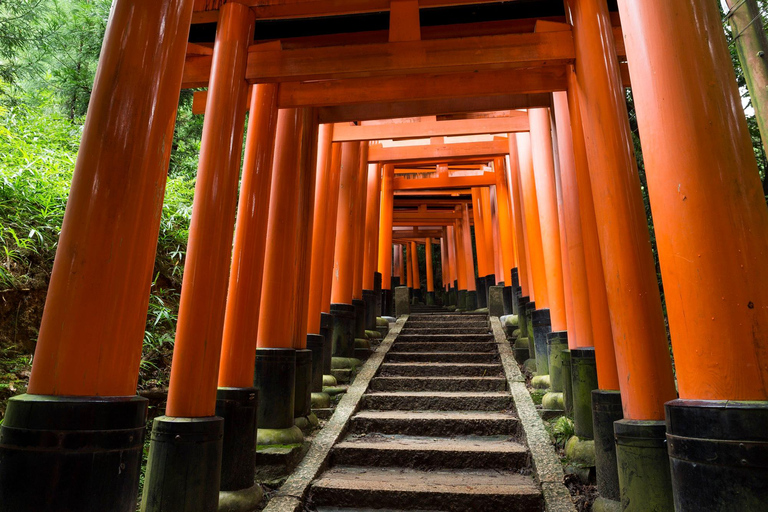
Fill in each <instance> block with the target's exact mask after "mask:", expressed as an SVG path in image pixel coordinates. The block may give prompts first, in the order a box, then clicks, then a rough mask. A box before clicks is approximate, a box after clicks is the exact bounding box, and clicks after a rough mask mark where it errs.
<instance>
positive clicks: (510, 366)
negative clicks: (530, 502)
mask: <svg viewBox="0 0 768 512" xmlns="http://www.w3.org/2000/svg"><path fill="white" fill-rule="evenodd" d="M491 328H492V329H493V337H494V338H495V340H496V343H497V344H498V346H499V355H500V357H501V363H502V365H503V366H504V374H505V375H506V377H507V385H508V386H509V391H510V392H511V393H512V398H513V400H514V403H515V409H516V410H517V415H518V417H519V418H520V423H521V424H522V426H523V432H524V434H525V438H526V441H527V443H528V449H529V450H530V451H531V458H532V459H533V468H534V470H535V471H536V476H537V478H538V480H539V483H540V484H541V490H542V494H543V495H544V503H545V505H546V509H547V512H566V511H567V512H575V510H576V507H574V505H573V501H571V493H570V492H569V491H568V489H567V488H566V487H565V484H563V478H564V474H563V467H562V465H561V464H560V459H559V458H558V456H557V454H556V453H555V449H554V447H553V446H552V443H551V441H550V439H549V434H548V433H547V431H546V429H545V428H544V422H543V421H542V419H541V417H540V416H539V413H538V411H537V410H536V406H535V405H534V404H533V400H531V395H530V393H528V389H527V388H526V387H525V378H524V377H523V374H522V373H521V372H520V368H519V367H518V366H517V361H516V360H515V355H514V353H513V352H512V347H511V346H510V344H509V341H508V340H507V336H506V335H505V334H504V329H503V328H502V326H501V322H500V321H499V319H498V318H497V317H495V316H492V317H491Z"/></svg>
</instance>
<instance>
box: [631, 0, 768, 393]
mask: <svg viewBox="0 0 768 512" xmlns="http://www.w3.org/2000/svg"><path fill="white" fill-rule="evenodd" d="M619 7H620V12H621V19H622V21H623V22H624V23H626V27H625V39H626V45H627V56H628V58H629V62H630V73H631V76H632V78H633V79H635V80H636V81H637V82H636V83H634V84H633V85H634V87H633V90H634V95H635V102H636V105H637V113H638V123H639V126H640V131H641V135H642V137H643V141H644V143H645V147H646V148H648V149H647V151H646V152H645V154H644V156H645V165H646V169H647V177H648V191H649V194H650V199H651V208H652V210H653V220H654V225H655V227H656V240H657V244H658V250H659V260H660V265H661V272H662V277H663V278H664V285H665V289H666V290H667V296H666V300H667V313H668V316H669V328H670V332H671V335H672V343H673V349H674V353H675V366H676V369H677V377H678V384H679V388H680V397H681V398H690V399H705V400H766V399H768V389H766V383H767V382H768V268H766V265H765V263H766V257H768V210H766V208H765V198H764V197H763V191H762V187H761V183H760V179H759V177H758V173H757V164H756V161H755V155H754V151H753V149H752V144H751V139H750V134H749V131H748V129H747V123H746V120H745V118H744V111H743V108H742V102H741V97H740V94H739V91H738V88H737V85H736V81H735V76H734V73H733V71H732V67H731V60H730V54H729V52H728V47H727V45H726V41H725V36H724V35H723V31H722V26H721V24H720V14H719V12H718V9H717V6H716V5H715V3H713V2H705V1H701V0H693V1H690V2H680V3H678V2H675V3H667V2H658V1H655V0H650V1H647V2H644V3H643V4H642V5H631V4H630V3H628V2H620V6H619ZM672 55H674V58H672V57H671V56H672ZM651 73H652V76H653V80H648V79H647V77H648V76H651ZM671 290H674V293H672V292H671ZM713 332H717V333H720V334H721V335H724V336H725V340H724V341H726V342H725V343H704V344H702V343H701V340H702V339H706V337H707V336H711V333H713Z"/></svg>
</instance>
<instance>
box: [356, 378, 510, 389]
mask: <svg viewBox="0 0 768 512" xmlns="http://www.w3.org/2000/svg"><path fill="white" fill-rule="evenodd" d="M369 389H370V390H371V391H504V390H506V389H507V379H505V378H504V377H463V376H459V377H375V378H373V379H372V380H371V384H370V387H369Z"/></svg>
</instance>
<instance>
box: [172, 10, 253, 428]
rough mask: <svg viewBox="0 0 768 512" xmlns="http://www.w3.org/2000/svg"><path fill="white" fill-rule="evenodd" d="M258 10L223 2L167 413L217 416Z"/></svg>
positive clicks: (185, 264)
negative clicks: (250, 50) (248, 59)
mask: <svg viewBox="0 0 768 512" xmlns="http://www.w3.org/2000/svg"><path fill="white" fill-rule="evenodd" d="M253 20H254V17H253V14H252V12H251V11H250V9H249V8H247V7H246V6H244V5H242V4H239V3H231V4H227V6H226V9H222V12H221V19H220V21H219V26H218V30H217V33H216V44H215V46H214V50H213V65H212V73H211V80H210V85H209V89H208V103H207V106H206V112H205V121H204V124H203V138H202V142H201V143H200V162H199V164H198V171H197V181H196V184H195V200H194V204H193V207H192V220H191V221H190V226H189V243H188V246H187V257H186V261H185V263H184V280H183V283H182V287H181V301H180V304H179V319H178V323H177V326H176V342H175V344H174V350H173V364H172V366H171V379H170V385H169V389H168V405H167V407H166V414H167V415H168V416H177V417H206V416H213V412H214V409H215V405H216V382H217V380H218V373H219V358H220V355H221V339H222V332H223V327H224V314H225V308H226V296H227V284H228V278H229V267H230V260H231V257H232V234H233V230H234V224H235V211H236V204H237V185H238V178H239V171H240V154H241V152H242V145H243V142H242V141H243V130H244V123H245V106H246V99H247V91H248V87H247V84H246V82H245V66H246V57H247V50H248V45H249V44H250V42H251V41H252V39H253Z"/></svg>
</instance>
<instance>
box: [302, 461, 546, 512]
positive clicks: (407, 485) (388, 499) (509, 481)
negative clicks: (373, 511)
mask: <svg viewBox="0 0 768 512" xmlns="http://www.w3.org/2000/svg"><path fill="white" fill-rule="evenodd" d="M310 502H311V503H314V504H315V505H317V506H323V505H333V506H337V507H354V508H355V509H356V510H360V508H363V507H376V508H394V509H409V510H413V509H422V510H424V509H432V510H435V509H438V510H444V511H449V512H453V511H461V512H465V511H468V510H471V511H473V512H484V511H492V512H498V511H500V510H517V511H522V512H528V511H540V510H542V509H543V499H542V495H541V490H540V489H539V487H538V486H537V485H536V483H535V482H534V480H533V478H531V477H529V476H524V475H520V474H518V473H515V472H514V471H498V470H471V471H457V470H442V471H422V470H417V469H406V468H368V467H366V468H361V467H347V466H339V467H335V468H332V469H330V470H329V471H326V472H325V473H324V474H323V475H321V477H320V478H319V479H317V480H315V482H314V484H313V486H312V491H311V495H310Z"/></svg>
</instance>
